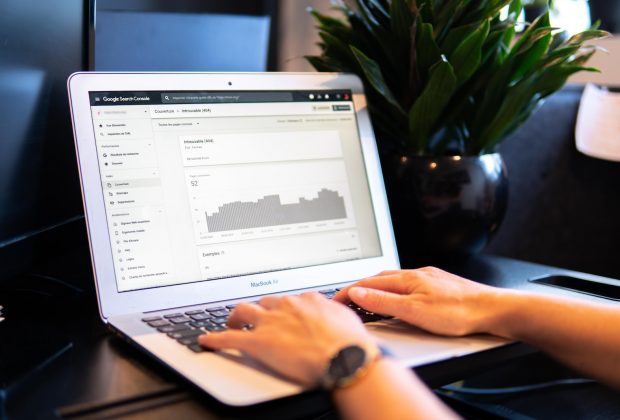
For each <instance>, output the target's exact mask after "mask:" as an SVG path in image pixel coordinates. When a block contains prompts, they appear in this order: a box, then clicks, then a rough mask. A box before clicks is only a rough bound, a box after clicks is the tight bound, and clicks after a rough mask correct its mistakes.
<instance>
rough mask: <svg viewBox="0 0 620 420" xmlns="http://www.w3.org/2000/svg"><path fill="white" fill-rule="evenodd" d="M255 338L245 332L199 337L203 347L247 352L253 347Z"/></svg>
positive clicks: (232, 331)
mask: <svg viewBox="0 0 620 420" xmlns="http://www.w3.org/2000/svg"><path fill="white" fill-rule="evenodd" d="M252 342H253V337H252V334H251V333H247V332H245V331H235V330H229V331H224V332H219V333H211V334H206V335H201V336H199V337H198V343H199V344H200V345H201V346H204V347H209V348H211V349H215V350H222V349H236V350H240V351H243V352H245V351H246V350H247V349H248V348H249V347H251V346H252Z"/></svg>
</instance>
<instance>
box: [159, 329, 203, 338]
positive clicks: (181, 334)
mask: <svg viewBox="0 0 620 420" xmlns="http://www.w3.org/2000/svg"><path fill="white" fill-rule="evenodd" d="M203 334H204V332H203V331H202V330H181V331H174V332H170V333H168V337H170V338H175V339H179V338H188V337H198V336H199V335H203Z"/></svg>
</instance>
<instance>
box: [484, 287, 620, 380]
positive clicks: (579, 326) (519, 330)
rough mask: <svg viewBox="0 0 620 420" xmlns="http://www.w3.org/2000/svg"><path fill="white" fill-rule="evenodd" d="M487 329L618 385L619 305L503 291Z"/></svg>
mask: <svg viewBox="0 0 620 420" xmlns="http://www.w3.org/2000/svg"><path fill="white" fill-rule="evenodd" d="M492 299H493V303H491V305H495V309H494V312H495V313H496V314H497V315H496V316H494V317H491V318H490V321H489V325H488V326H487V327H485V329H486V330H487V331H489V332H491V333H494V334H497V335H501V336H504V337H508V338H513V339H516V340H520V341H523V342H526V343H528V344H531V345H533V346H535V347H537V348H540V349H541V350H543V351H545V352H547V353H549V354H550V355H552V356H554V357H556V358H557V359H559V360H560V361H562V362H563V363H565V364H567V365H569V366H570V367H572V368H574V369H576V370H578V371H580V372H582V373H584V374H586V375H589V376H591V377H593V378H596V379H598V380H601V381H603V382H605V383H607V384H609V385H611V386H613V387H615V388H618V389H620V330H619V329H618V328H619V326H620V307H616V306H612V305H607V304H597V303H592V302H586V301H580V300H576V299H564V298H558V297H551V296H544V295H536V294H530V293H522V292H515V291H503V292H500V293H498V294H497V295H496V296H494V297H493V298H492Z"/></svg>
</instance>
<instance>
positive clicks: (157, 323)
mask: <svg viewBox="0 0 620 420" xmlns="http://www.w3.org/2000/svg"><path fill="white" fill-rule="evenodd" d="M147 324H148V325H149V326H151V327H153V328H157V327H163V326H164V325H170V323H169V322H168V321H166V320H165V319H157V320H155V321H151V322H147Z"/></svg>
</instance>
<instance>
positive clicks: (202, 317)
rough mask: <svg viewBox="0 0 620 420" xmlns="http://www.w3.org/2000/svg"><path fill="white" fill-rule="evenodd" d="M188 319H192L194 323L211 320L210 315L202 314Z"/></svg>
mask: <svg viewBox="0 0 620 420" xmlns="http://www.w3.org/2000/svg"><path fill="white" fill-rule="evenodd" d="M189 317H190V318H191V319H193V320H194V321H203V320H205V319H211V315H209V314H206V313H204V312H202V313H199V314H194V315H190V316H189Z"/></svg>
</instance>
